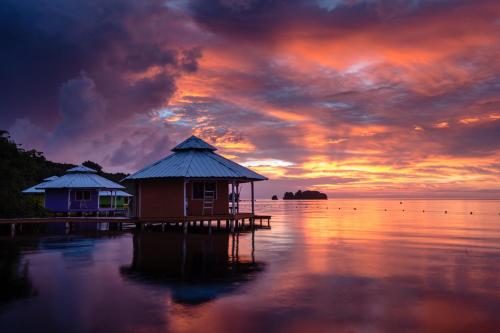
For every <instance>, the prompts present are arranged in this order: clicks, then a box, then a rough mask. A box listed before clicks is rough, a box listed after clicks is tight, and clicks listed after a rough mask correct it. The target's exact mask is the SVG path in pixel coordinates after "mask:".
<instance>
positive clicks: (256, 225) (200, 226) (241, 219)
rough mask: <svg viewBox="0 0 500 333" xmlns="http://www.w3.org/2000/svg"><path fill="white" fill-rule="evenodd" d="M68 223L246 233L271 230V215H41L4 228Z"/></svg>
mask: <svg viewBox="0 0 500 333" xmlns="http://www.w3.org/2000/svg"><path fill="white" fill-rule="evenodd" d="M54 223H57V224H60V223H64V224H65V226H66V229H68V230H69V231H70V230H73V229H75V227H77V226H78V225H86V224H92V223H94V224H96V229H97V230H102V227H104V228H105V229H107V230H129V229H134V228H135V229H138V230H145V229H148V230H161V231H183V232H184V233H188V232H189V231H195V232H208V233H211V232H244V231H251V230H256V229H270V228H271V216H269V215H252V214H251V213H240V214H235V215H231V214H227V215H206V216H182V217H157V218H140V219H139V218H128V217H90V216H83V217H73V216H69V217H40V218H13V219H0V228H1V227H4V228H5V227H6V226H7V225H10V231H11V234H12V235H14V234H15V233H16V232H20V231H22V230H23V226H26V227H28V226H29V227H30V228H31V227H33V226H35V227H36V226H43V225H49V224H54Z"/></svg>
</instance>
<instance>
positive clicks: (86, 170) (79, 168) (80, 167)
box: [66, 165, 97, 173]
mask: <svg viewBox="0 0 500 333" xmlns="http://www.w3.org/2000/svg"><path fill="white" fill-rule="evenodd" d="M66 173H97V171H96V170H94V169H91V168H89V167H86V166H85V165H78V166H76V167H74V168H71V169H68V170H66Z"/></svg>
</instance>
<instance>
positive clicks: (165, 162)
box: [124, 136, 267, 218]
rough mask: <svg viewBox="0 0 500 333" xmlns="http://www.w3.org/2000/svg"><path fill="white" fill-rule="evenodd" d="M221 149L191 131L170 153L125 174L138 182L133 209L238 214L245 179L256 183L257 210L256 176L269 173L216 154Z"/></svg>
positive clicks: (139, 212)
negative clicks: (238, 204) (261, 172)
mask: <svg viewBox="0 0 500 333" xmlns="http://www.w3.org/2000/svg"><path fill="white" fill-rule="evenodd" d="M216 150H217V148H215V147H213V146H212V145H210V144H208V143H206V142H205V141H203V140H202V139H200V138H198V137H196V136H191V137H190V138H188V139H187V140H185V141H183V142H181V143H180V144H178V145H177V146H176V147H174V148H173V149H172V152H173V153H172V154H171V155H169V156H167V157H165V158H164V159H162V160H159V161H157V162H155V163H153V164H151V165H149V166H147V167H145V168H144V169H142V170H139V171H137V172H136V173H133V174H131V175H130V176H128V177H126V178H125V179H124V180H126V181H133V182H134V183H135V195H134V198H135V209H134V212H135V214H134V215H135V216H136V217H138V218H164V217H183V216H184V217H185V216H217V215H228V214H233V215H234V214H236V213H237V212H238V206H237V201H238V194H237V188H238V185H239V184H242V183H250V185H251V200H252V201H251V209H252V211H251V213H252V214H254V213H255V208H254V200H255V198H254V182H255V181H261V180H267V178H266V177H264V176H262V175H259V174H258V173H256V172H254V171H252V170H250V169H248V168H246V167H244V166H242V165H239V164H237V163H235V162H233V161H231V160H228V159H227V158H225V157H222V156H220V155H218V154H216V153H215V151H216ZM229 187H230V188H231V191H229ZM230 193H231V194H230ZM230 203H231V204H230Z"/></svg>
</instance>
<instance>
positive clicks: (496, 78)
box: [0, 0, 500, 198]
mask: <svg viewBox="0 0 500 333" xmlns="http://www.w3.org/2000/svg"><path fill="white" fill-rule="evenodd" d="M0 36H1V41H2V44H3V45H2V51H1V52H0V63H1V65H0V78H1V80H0V128H1V129H6V130H8V131H9V132H10V133H11V136H12V137H13V139H14V140H15V141H16V142H18V143H21V144H22V145H23V147H25V148H36V149H38V150H41V151H43V152H45V155H46V157H47V158H48V159H51V160H54V161H59V162H72V163H81V162H82V161H84V160H93V161H95V162H98V163H100V164H101V165H103V166H104V168H105V169H106V170H108V171H124V172H133V171H136V170H137V169H138V168H141V167H143V166H144V165H146V164H148V163H150V162H153V161H155V160H157V159H159V158H162V157H164V156H165V155H167V154H169V151H170V149H171V148H172V147H173V146H174V145H175V144H176V143H178V142H180V141H182V140H184V139H185V138H187V137H188V136H190V135H191V134H195V135H198V136H200V137H201V138H203V139H205V140H207V141H208V142H210V143H212V144H214V145H215V146H217V147H219V153H221V154H223V155H224V156H226V157H229V158H231V159H233V160H235V161H237V162H239V163H242V164H244V165H246V166H249V167H251V168H253V169H254V170H256V171H258V172H260V173H262V174H264V175H266V176H268V177H269V178H271V179H272V181H270V182H266V183H265V184H264V183H262V184H258V186H257V190H258V195H259V196H260V197H269V196H270V195H271V194H274V193H276V194H278V195H280V196H281V195H282V193H283V192H284V191H286V190H293V191H295V190H298V189H299V188H302V189H306V188H307V189H317V190H320V191H323V192H326V193H328V194H329V195H330V196H393V197H408V196H410V197H461V198H462V197H476V198H499V196H500V60H499V55H500V2H499V1H498V0H496V1H486V0H485V1H483V0H474V1H461V0H452V1H444V0H440V1H418V0H408V1H403V0H399V1H397V0H394V1H382V0H365V1H362V0H302V1H298V0H297V1H292V0H289V1H263V0H262V1H259V0H219V1H216V0H200V1H180V0H174V1H164V0H163V1H156V0H152V1H134V0H87V1H76V0H31V1H28V0H27V1H19V0H4V1H2V6H1V9H0Z"/></svg>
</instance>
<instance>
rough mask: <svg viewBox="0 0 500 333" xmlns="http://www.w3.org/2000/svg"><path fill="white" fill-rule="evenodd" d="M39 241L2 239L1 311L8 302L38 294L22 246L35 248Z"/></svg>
mask: <svg viewBox="0 0 500 333" xmlns="http://www.w3.org/2000/svg"><path fill="white" fill-rule="evenodd" d="M37 246H38V241H36V240H31V241H24V242H23V243H22V244H19V243H14V242H13V241H11V240H9V239H7V240H2V241H0V258H1V260H0V312H1V311H2V309H4V307H5V306H7V305H8V304H10V303H12V302H14V301H16V300H20V299H26V298H30V297H34V296H36V294H37V290H36V289H35V288H34V287H33V283H32V282H31V279H30V277H29V262H28V261H24V260H22V258H21V248H23V249H34V248H36V247H37Z"/></svg>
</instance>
